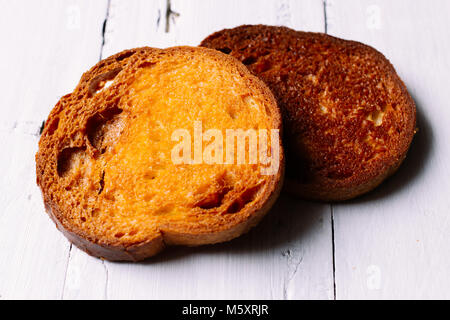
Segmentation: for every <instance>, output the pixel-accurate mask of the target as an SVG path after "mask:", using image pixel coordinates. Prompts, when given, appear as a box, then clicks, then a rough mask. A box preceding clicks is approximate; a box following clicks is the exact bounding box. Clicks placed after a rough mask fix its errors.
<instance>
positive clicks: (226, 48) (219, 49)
mask: <svg viewBox="0 0 450 320" xmlns="http://www.w3.org/2000/svg"><path fill="white" fill-rule="evenodd" d="M216 50H218V51H220V52H223V53H225V54H229V53H230V52H231V51H232V50H231V49H230V48H228V47H224V48H218V49H216Z"/></svg>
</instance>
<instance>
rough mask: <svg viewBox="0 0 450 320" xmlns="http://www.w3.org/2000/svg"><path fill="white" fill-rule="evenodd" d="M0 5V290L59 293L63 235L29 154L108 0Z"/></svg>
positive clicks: (91, 51) (93, 49) (95, 33)
mask: <svg viewBox="0 0 450 320" xmlns="http://www.w3.org/2000/svg"><path fill="white" fill-rule="evenodd" d="M0 7H1V8H2V10H1V11H0V37H1V39H2V41H3V43H5V44H7V47H6V48H7V49H5V50H2V51H1V52H0V60H1V61H3V62H2V64H0V72H1V74H2V77H1V78H0V87H2V88H3V90H2V94H1V95H0V105H1V106H2V111H3V115H4V117H3V119H1V120H0V131H1V135H0V140H1V145H2V147H3V150H4V152H3V153H2V154H1V155H0V167H1V171H2V179H1V180H0V190H2V192H0V204H1V205H0V206H1V210H0V248H1V252H2V254H1V255H0V295H1V298H3V299H14V298H38V299H43V298H60V297H61V294H62V289H63V284H64V278H65V272H66V266H67V259H68V253H69V243H68V242H67V241H66V240H65V239H64V237H63V236H62V235H61V234H60V233H59V232H58V231H57V230H56V228H55V226H54V225H53V223H52V222H51V221H50V219H49V218H48V217H47V216H46V214H45V211H44V206H43V203H42V199H41V195H40V192H39V190H38V188H37V186H36V175H35V164H34V155H35V152H36V151H37V143H38V139H39V138H38V132H39V128H40V126H41V123H42V120H44V119H45V118H46V116H47V115H48V112H49V111H50V110H51V108H52V107H53V106H54V104H55V103H56V102H57V100H58V98H59V97H60V96H61V95H63V94H65V93H67V92H70V91H72V89H73V87H74V86H75V84H76V82H77V81H78V79H79V77H80V75H81V72H82V71H83V70H85V69H86V68H87V67H88V66H90V65H91V64H93V63H94V62H95V61H96V60H97V59H98V55H99V49H100V44H101V26H102V22H103V19H104V15H105V12H106V1H95V2H93V1H66V2H63V1H56V0H55V1H48V0H46V1H40V2H37V1H2V2H1V3H0Z"/></svg>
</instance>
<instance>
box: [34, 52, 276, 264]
mask: <svg viewBox="0 0 450 320" xmlns="http://www.w3.org/2000/svg"><path fill="white" fill-rule="evenodd" d="M195 121H197V122H198V121H200V122H201V125H202V130H203V131H205V130H208V129H218V130H219V131H221V132H222V131H223V132H225V130H226V129H243V130H247V129H258V130H259V129H267V130H271V129H274V130H280V129H281V116H280V113H279V111H278V108H277V106H276V101H275V99H274V97H273V95H272V93H271V92H270V90H269V89H268V88H267V87H266V86H265V84H264V83H263V82H262V81H261V80H259V79H258V78H257V77H255V76H253V75H252V74H251V73H250V72H249V71H248V70H247V69H246V68H245V67H244V66H243V65H242V64H241V63H239V62H238V61H237V60H236V59H234V58H232V57H230V56H227V55H225V54H222V53H219V52H217V51H215V50H210V49H205V48H191V47H175V48H168V49H164V50H162V49H153V48H138V49H132V50H127V51H123V52H121V53H118V54H116V55H114V56H112V57H109V58H107V59H105V60H102V61H100V62H99V63H98V64H97V65H95V66H94V67H93V68H92V69H91V70H89V71H88V72H86V73H85V74H83V76H82V78H81V80H80V82H79V84H78V86H77V87H76V88H75V90H74V91H73V92H72V93H70V94H68V95H66V96H64V97H62V98H61V100H60V101H59V102H58V103H57V105H56V106H55V107H54V109H53V110H52V111H51V113H50V115H49V117H48V119H47V121H46V124H45V127H44V130H43V133H42V136H41V139H40V142H39V151H38V153H37V154H36V168H37V169H36V172H37V183H38V185H39V186H40V188H41V190H42V193H43V198H44V202H45V205H46V209H47V211H48V213H49V215H50V216H51V218H52V219H53V220H54V221H55V223H56V225H57V227H58V228H59V229H60V230H61V231H62V232H63V233H64V234H65V235H66V237H68V238H69V240H71V241H72V242H73V243H74V244H75V245H77V246H78V247H80V248H81V249H83V250H85V251H86V252H88V253H89V254H91V255H94V256H97V257H102V258H105V259H108V260H143V259H145V258H147V257H149V256H152V255H154V254H156V253H158V252H159V251H161V250H162V249H163V248H164V247H165V246H166V245H201V244H210V243H216V242H222V241H227V240H230V239H232V238H235V237H237V236H239V235H241V234H242V233H244V232H246V231H247V230H248V229H249V228H251V227H252V226H254V225H255V224H256V223H257V222H258V221H259V220H260V219H261V218H262V216H263V215H264V214H265V213H266V212H267V211H268V210H269V208H270V207H271V206H272V204H273V202H274V201H275V199H276V197H277V196H278V194H279V191H280V187H281V180H282V177H283V169H284V158H283V150H282V147H281V142H280V141H274V143H277V146H278V150H279V167H278V169H277V171H276V172H274V174H272V175H265V174H261V170H260V169H261V168H262V167H264V165H263V164H261V163H256V164H238V163H232V164H221V163H205V162H204V161H203V162H201V163H174V161H173V157H172V152H173V147H174V145H175V144H177V142H174V140H173V133H174V132H176V131H177V130H179V129H182V130H185V131H184V132H189V133H191V134H192V136H194V135H195V133H194V132H193V130H194V122H195ZM194 143H195V142H194ZM194 143H192V144H191V141H189V143H188V144H189V147H192V150H193V151H194V149H195V145H194ZM200 144H202V146H203V149H205V147H206V145H207V143H206V142H205V140H204V141H203V142H200ZM271 146H272V147H273V145H270V146H269V150H270V147H271ZM272 150H273V149H272ZM193 153H194V152H193Z"/></svg>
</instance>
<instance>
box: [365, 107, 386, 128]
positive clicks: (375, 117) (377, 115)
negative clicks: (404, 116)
mask: <svg viewBox="0 0 450 320" xmlns="http://www.w3.org/2000/svg"><path fill="white" fill-rule="evenodd" d="M383 116H384V111H383V110H382V111H380V110H375V111H373V112H371V113H369V114H368V115H367V117H366V120H369V121H371V122H373V124H374V125H375V127H378V126H381V124H382V123H383Z"/></svg>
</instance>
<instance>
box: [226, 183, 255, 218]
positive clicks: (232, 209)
mask: <svg viewBox="0 0 450 320" xmlns="http://www.w3.org/2000/svg"><path fill="white" fill-rule="evenodd" d="M259 189H260V186H259V185H258V186H255V187H252V188H250V189H247V190H245V191H244V192H243V193H242V194H241V195H240V196H239V197H238V198H237V199H235V200H234V201H233V203H232V204H231V205H230V206H229V207H228V210H227V213H237V212H239V211H241V210H242V208H244V207H245V206H246V205H247V204H249V203H250V202H252V201H253V200H255V198H256V195H257V194H258V191H259Z"/></svg>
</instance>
